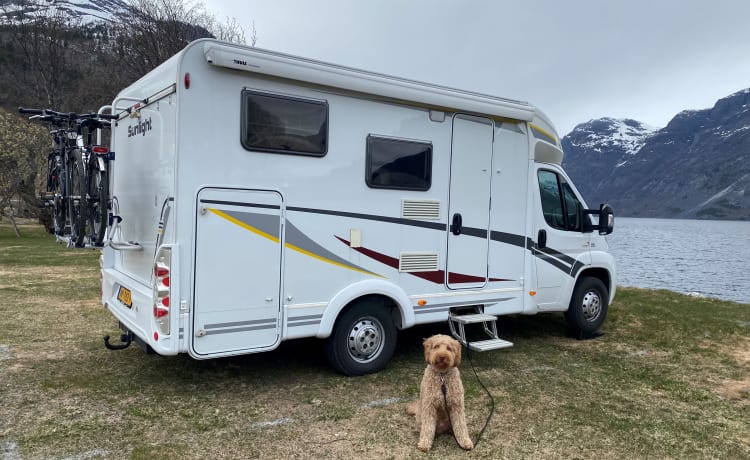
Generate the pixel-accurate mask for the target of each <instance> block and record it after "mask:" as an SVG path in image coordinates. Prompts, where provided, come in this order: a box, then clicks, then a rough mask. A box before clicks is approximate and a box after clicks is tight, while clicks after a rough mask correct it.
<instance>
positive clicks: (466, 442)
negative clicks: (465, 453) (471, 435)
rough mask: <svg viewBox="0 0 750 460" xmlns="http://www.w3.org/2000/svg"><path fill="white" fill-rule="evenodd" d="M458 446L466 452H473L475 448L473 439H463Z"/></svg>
mask: <svg viewBox="0 0 750 460" xmlns="http://www.w3.org/2000/svg"><path fill="white" fill-rule="evenodd" d="M458 445H459V446H461V448H462V449H464V450H471V449H473V448H474V443H473V442H471V439H463V440H461V441H459V442H458Z"/></svg>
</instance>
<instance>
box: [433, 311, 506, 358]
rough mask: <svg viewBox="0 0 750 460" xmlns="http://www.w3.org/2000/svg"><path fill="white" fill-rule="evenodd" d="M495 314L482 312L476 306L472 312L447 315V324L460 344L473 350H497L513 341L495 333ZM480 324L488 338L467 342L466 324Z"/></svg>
mask: <svg viewBox="0 0 750 460" xmlns="http://www.w3.org/2000/svg"><path fill="white" fill-rule="evenodd" d="M496 321H497V316H495V315H487V314H484V313H482V312H481V311H480V310H479V308H478V307H475V310H474V312H473V313H466V314H455V313H451V314H450V315H449V316H448V326H450V329H451V333H452V334H453V337H455V338H456V339H457V340H458V341H459V342H461V344H462V345H463V346H465V347H468V348H469V349H471V350H474V351H488V350H499V349H501V348H508V347H512V346H513V343H512V342H508V341H507V340H503V339H501V338H500V337H499V336H498V335H497V324H496ZM467 324H481V325H482V329H483V330H484V332H485V334H486V335H487V337H489V339H485V340H477V341H476V342H469V341H468V340H467V339H466V325H467Z"/></svg>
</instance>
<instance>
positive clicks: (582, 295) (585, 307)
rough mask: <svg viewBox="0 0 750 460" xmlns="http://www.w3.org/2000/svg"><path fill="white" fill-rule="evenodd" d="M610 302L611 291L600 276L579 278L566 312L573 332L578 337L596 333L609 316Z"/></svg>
mask: <svg viewBox="0 0 750 460" xmlns="http://www.w3.org/2000/svg"><path fill="white" fill-rule="evenodd" d="M608 303H609V291H608V290H607V287H606V286H605V285H604V283H603V282H602V281H601V280H600V279H599V278H591V277H586V278H582V279H581V280H579V281H578V284H577V285H576V288H575V290H574V291H573V297H572V298H571V299H570V306H569V307H568V311H566V312H565V319H566V321H567V323H568V327H569V328H570V331H571V333H572V334H573V335H574V336H577V337H583V336H592V335H594V334H596V333H597V332H598V331H599V328H600V327H601V326H602V324H603V323H604V319H605V318H606V317H607V308H608Z"/></svg>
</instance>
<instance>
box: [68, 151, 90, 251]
mask: <svg viewBox="0 0 750 460" xmlns="http://www.w3.org/2000/svg"><path fill="white" fill-rule="evenodd" d="M68 171H69V172H70V190H69V191H68V192H69V195H68V211H69V215H70V238H71V240H72V241H73V243H75V245H76V246H77V247H82V246H83V244H84V238H85V237H86V214H87V212H86V211H87V210H86V207H87V205H86V192H87V190H86V180H85V177H86V176H85V174H84V171H83V161H82V159H81V151H80V150H73V151H72V152H71V154H70V161H69V163H68Z"/></svg>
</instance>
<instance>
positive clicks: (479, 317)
mask: <svg viewBox="0 0 750 460" xmlns="http://www.w3.org/2000/svg"><path fill="white" fill-rule="evenodd" d="M495 320H497V316H494V315H485V314H484V313H470V314H468V315H451V321H455V322H457V323H462V324H474V323H486V322H487V321H495Z"/></svg>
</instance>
